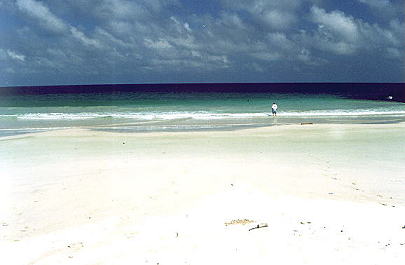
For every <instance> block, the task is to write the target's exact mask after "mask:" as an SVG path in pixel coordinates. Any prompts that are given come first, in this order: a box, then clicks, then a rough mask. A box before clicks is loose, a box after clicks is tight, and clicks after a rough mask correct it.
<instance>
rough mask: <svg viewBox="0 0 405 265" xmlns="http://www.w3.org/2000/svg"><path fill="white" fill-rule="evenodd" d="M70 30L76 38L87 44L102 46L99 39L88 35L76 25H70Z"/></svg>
mask: <svg viewBox="0 0 405 265" xmlns="http://www.w3.org/2000/svg"><path fill="white" fill-rule="evenodd" d="M70 32H71V33H72V36H73V37H74V38H75V39H77V40H79V41H81V42H82V43H83V44H84V45H86V46H93V47H95V48H101V47H102V45H101V43H100V42H99V41H98V40H96V39H91V38H89V37H87V36H86V35H85V34H84V33H83V32H81V31H79V30H78V29H77V28H75V27H70Z"/></svg>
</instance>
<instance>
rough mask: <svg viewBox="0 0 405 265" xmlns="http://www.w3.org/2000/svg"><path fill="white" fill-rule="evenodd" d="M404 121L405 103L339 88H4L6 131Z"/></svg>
mask: <svg viewBox="0 0 405 265" xmlns="http://www.w3.org/2000/svg"><path fill="white" fill-rule="evenodd" d="M273 102H275V103H277V105H278V113H277V117H272V115H271V105H272V103H273ZM404 121H405V104H404V103H400V102H394V101H385V100H363V99H355V98H350V97H346V96H341V95H337V94H335V93H334V94H314V93H311V94H306V93H271V92H266V93H242V92H238V93H230V92H184V91H183V92H159V91H157V92H156V91H155V92H139V91H138V92H133V91H115V92H99V91H98V92H94V93H50V94H46V93H45V94H42V93H40V94H38V93H37V94H8V95H0V136H10V135H16V134H21V133H30V132H40V131H46V130H55V129H65V128H72V127H82V128H89V129H93V130H105V131H117V132H149V131H182V130H233V129H239V128H248V127H260V126H275V125H287V124H297V123H335V124H338V123H394V122H404Z"/></svg>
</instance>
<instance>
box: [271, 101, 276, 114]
mask: <svg viewBox="0 0 405 265" xmlns="http://www.w3.org/2000/svg"><path fill="white" fill-rule="evenodd" d="M271 113H272V114H273V116H277V104H276V103H274V102H273V105H271Z"/></svg>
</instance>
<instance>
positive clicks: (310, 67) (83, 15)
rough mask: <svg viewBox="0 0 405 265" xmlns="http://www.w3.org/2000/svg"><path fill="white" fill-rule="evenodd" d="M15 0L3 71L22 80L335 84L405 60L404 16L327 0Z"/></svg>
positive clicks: (2, 48)
mask: <svg viewBox="0 0 405 265" xmlns="http://www.w3.org/2000/svg"><path fill="white" fill-rule="evenodd" d="M207 1H214V0H207ZM359 1H361V0H359ZM322 2H323V4H322ZM15 3H17V4H7V9H8V11H12V12H9V14H10V15H9V16H14V17H15V20H16V21H18V19H20V20H21V21H18V23H14V24H13V22H11V26H12V27H13V28H12V30H13V32H15V33H16V34H13V35H10V34H6V33H4V32H3V33H2V32H1V31H0V38H1V39H2V43H0V51H1V52H0V57H1V59H2V61H4V62H6V64H7V65H6V66H5V67H4V68H0V74H2V73H3V72H5V70H4V69H6V68H7V69H14V74H15V76H16V80H23V79H24V76H25V77H27V76H28V75H31V76H32V75H33V73H35V75H37V76H38V78H39V79H41V78H42V80H47V78H49V77H50V76H55V80H59V79H60V80H62V79H63V78H62V77H63V76H64V77H65V78H66V77H69V76H78V77H80V78H81V79H80V80H85V82H114V80H115V82H124V81H128V82H140V81H147V82H160V81H162V82H163V81H168V80H170V81H189V80H193V81H196V80H198V78H200V77H201V76H204V77H207V76H210V77H211V79H206V80H210V81H236V80H239V81H240V80H244V81H272V80H281V81H283V80H284V81H295V80H301V81H302V80H303V79H304V78H305V76H311V78H312V79H311V80H314V78H315V79H316V80H324V81H325V80H326V81H329V79H328V78H330V77H334V76H335V73H331V71H332V69H334V70H336V69H343V68H345V67H346V66H347V65H350V66H351V67H353V68H356V69H357V71H358V72H360V71H361V67H363V66H362V62H368V63H367V64H368V65H370V63H369V62H370V61H373V62H378V63H385V64H388V63H391V64H392V65H396V66H397V67H396V68H398V69H400V66H401V65H402V64H403V62H404V60H403V59H404V58H403V54H405V51H404V47H405V45H404V44H405V39H404V38H405V37H404V36H405V24H404V21H403V17H402V16H398V15H395V16H393V17H389V18H386V19H384V20H381V19H375V17H373V16H372V12H366V13H365V14H366V15H364V16H362V18H359V17H357V16H356V15H355V14H358V13H359V12H352V11H353V10H350V9H339V10H338V9H328V8H330V7H331V6H333V5H328V4H327V1H322V0H302V1H298V0H273V1H265V0H251V1H247V0H233V1H231V0H221V1H220V2H219V4H218V3H216V5H219V7H220V8H219V9H216V10H215V11H213V10H211V9H210V8H207V9H204V7H203V8H200V5H196V6H194V5H195V3H194V2H186V1H172V0H149V1H147V0H137V1H129V0H88V1H82V0H70V1H62V0H52V1H46V0H43V1H39V0H17V2H15ZM316 3H319V4H316ZM329 3H330V2H329ZM370 3H371V2H370ZM207 5H208V2H207ZM357 6H363V8H366V7H365V6H364V5H357ZM193 7H194V9H193ZM197 7H198V8H197ZM12 8H14V9H15V10H12ZM3 9H4V7H3ZM200 9H202V10H200ZM190 10H192V12H190ZM0 12H1V10H0ZM21 18H23V19H21ZM27 18H28V19H31V20H33V21H36V22H37V23H29V22H30V21H29V20H27ZM381 21H383V22H381ZM44 30H46V31H48V32H50V33H54V34H44ZM343 61H344V63H345V64H343V63H342V62H343ZM4 62H3V64H4ZM339 64H341V65H339ZM376 64H377V63H376ZM334 67H335V68H334ZM2 69H3V70H2ZM391 69H392V67H391ZM9 72H10V71H9ZM10 73H11V72H10ZM318 73H319V76H317V74H318ZM321 73H323V74H321ZM371 73H372V72H370V76H371V77H372V74H371ZM337 74H340V77H341V78H340V79H339V80H346V79H347V80H351V78H352V77H353V76H351V75H350V73H343V72H340V73H337ZM380 76H381V75H380ZM387 76H388V75H387ZM397 76H398V75H397ZM20 77H21V78H20ZM56 77H60V78H56ZM69 78H70V77H69ZM91 78H94V79H91ZM161 78H163V79H161ZM165 78H166V79H165ZM232 78H234V79H232ZM301 78H303V79H301ZM345 78H346V79H345ZM356 78H357V77H356ZM27 80H28V81H29V80H31V79H29V78H27ZM69 80H70V79H69ZM97 80H98V81H97ZM103 80H104V81H103ZM131 80H132V81H131ZM387 80H393V79H389V78H387ZM396 80H398V78H397V79H396ZM201 81H205V79H201ZM304 81H305V80H304Z"/></svg>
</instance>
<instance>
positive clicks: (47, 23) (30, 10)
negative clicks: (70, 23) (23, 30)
mask: <svg viewBox="0 0 405 265" xmlns="http://www.w3.org/2000/svg"><path fill="white" fill-rule="evenodd" d="M17 6H18V8H19V9H20V10H21V11H23V12H24V13H26V14H28V15H29V16H31V17H33V18H35V19H36V20H37V21H38V22H39V23H40V24H41V26H43V27H44V28H46V29H48V30H51V31H54V32H63V31H65V30H66V29H67V25H66V24H65V23H64V22H63V20H61V19H59V18H58V17H57V16H55V15H54V14H53V13H52V12H51V11H50V10H49V8H48V7H47V6H45V5H44V4H43V3H42V2H40V1H35V0H17Z"/></svg>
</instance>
